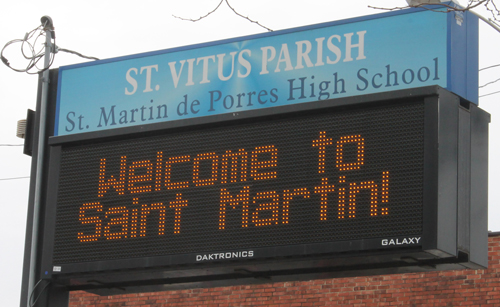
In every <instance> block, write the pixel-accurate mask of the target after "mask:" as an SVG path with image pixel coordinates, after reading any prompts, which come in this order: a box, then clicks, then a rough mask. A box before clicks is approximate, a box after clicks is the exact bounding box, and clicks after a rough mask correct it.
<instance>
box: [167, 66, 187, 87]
mask: <svg viewBox="0 0 500 307" xmlns="http://www.w3.org/2000/svg"><path fill="white" fill-rule="evenodd" d="M176 63H177V62H169V63H168V66H170V74H171V75H172V80H173V81H174V87H175V88H177V84H179V79H180V78H181V74H182V69H183V68H184V63H186V60H182V61H179V63H181V68H180V69H179V72H177V70H175V64H176Z"/></svg>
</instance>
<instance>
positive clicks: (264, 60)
mask: <svg viewBox="0 0 500 307" xmlns="http://www.w3.org/2000/svg"><path fill="white" fill-rule="evenodd" d="M260 50H262V70H261V71H260V74H261V75H265V74H268V73H269V71H268V70H267V63H268V62H270V61H272V60H273V59H274V57H275V56H276V49H274V47H272V46H267V47H262V48H260ZM268 51H271V55H270V56H269V57H268V56H267V52H268Z"/></svg>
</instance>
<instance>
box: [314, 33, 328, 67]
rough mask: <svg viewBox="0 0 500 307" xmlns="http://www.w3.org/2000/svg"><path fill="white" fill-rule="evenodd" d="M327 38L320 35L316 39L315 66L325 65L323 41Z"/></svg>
mask: <svg viewBox="0 0 500 307" xmlns="http://www.w3.org/2000/svg"><path fill="white" fill-rule="evenodd" d="M324 40H325V38H324V37H320V38H317V39H316V45H317V47H316V49H317V50H316V52H317V54H316V64H315V65H314V66H323V65H325V62H323V41H324Z"/></svg>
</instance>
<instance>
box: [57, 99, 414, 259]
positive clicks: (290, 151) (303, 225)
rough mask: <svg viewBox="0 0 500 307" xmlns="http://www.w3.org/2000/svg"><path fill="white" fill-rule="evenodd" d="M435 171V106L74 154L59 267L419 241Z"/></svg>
mask: <svg viewBox="0 0 500 307" xmlns="http://www.w3.org/2000/svg"><path fill="white" fill-rule="evenodd" d="M423 169H424V104H423V102H418V103H417V102H416V103H407V104H405V103H400V104H398V105H388V106H381V107H376V108H375V107H374V108H363V109H353V110H343V111H336V112H334V111H332V112H329V113H328V112H327V113H325V112H322V113H321V114H308V115H301V116H293V117H290V116H289V117H288V118H280V119H276V118H274V119H269V120H260V121H256V122H253V123H244V124H241V123H240V124H238V125H236V124H234V125H233V124H228V125H225V126H218V127H211V128H207V127H204V128H203V129H198V130H190V131H178V132H175V131H166V132H165V133H164V134H162V135H156V136H151V137H142V138H137V139H129V140H120V141H113V142H108V143H102V144H93V145H81V146H66V147H64V146H63V148H62V153H61V167H60V176H59V190H58V193H59V194H58V202H57V217H56V236H55V248H54V263H57V264H58V265H61V264H68V263H80V262H88V261H102V260H112V259H126V258H131V257H152V256H164V255H179V254H196V255H201V256H202V260H204V259H203V255H213V254H217V255H218V254H219V253H217V251H224V250H226V251H227V250H247V251H248V250H254V249H256V248H264V247H276V246H291V245H300V244H310V243H322V242H338V241H343V240H360V239H368V238H384V237H385V238H387V237H405V236H406V237H414V236H417V237H419V234H421V233H422V223H423V222H422V214H423ZM252 256H253V251H252ZM224 257H225V254H224Z"/></svg>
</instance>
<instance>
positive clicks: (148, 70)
mask: <svg viewBox="0 0 500 307" xmlns="http://www.w3.org/2000/svg"><path fill="white" fill-rule="evenodd" d="M152 68H154V69H156V72H158V65H150V66H144V67H141V72H140V73H141V75H142V72H143V71H144V70H146V89H144V91H143V93H146V92H152V91H153V89H152V88H151V69H152Z"/></svg>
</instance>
